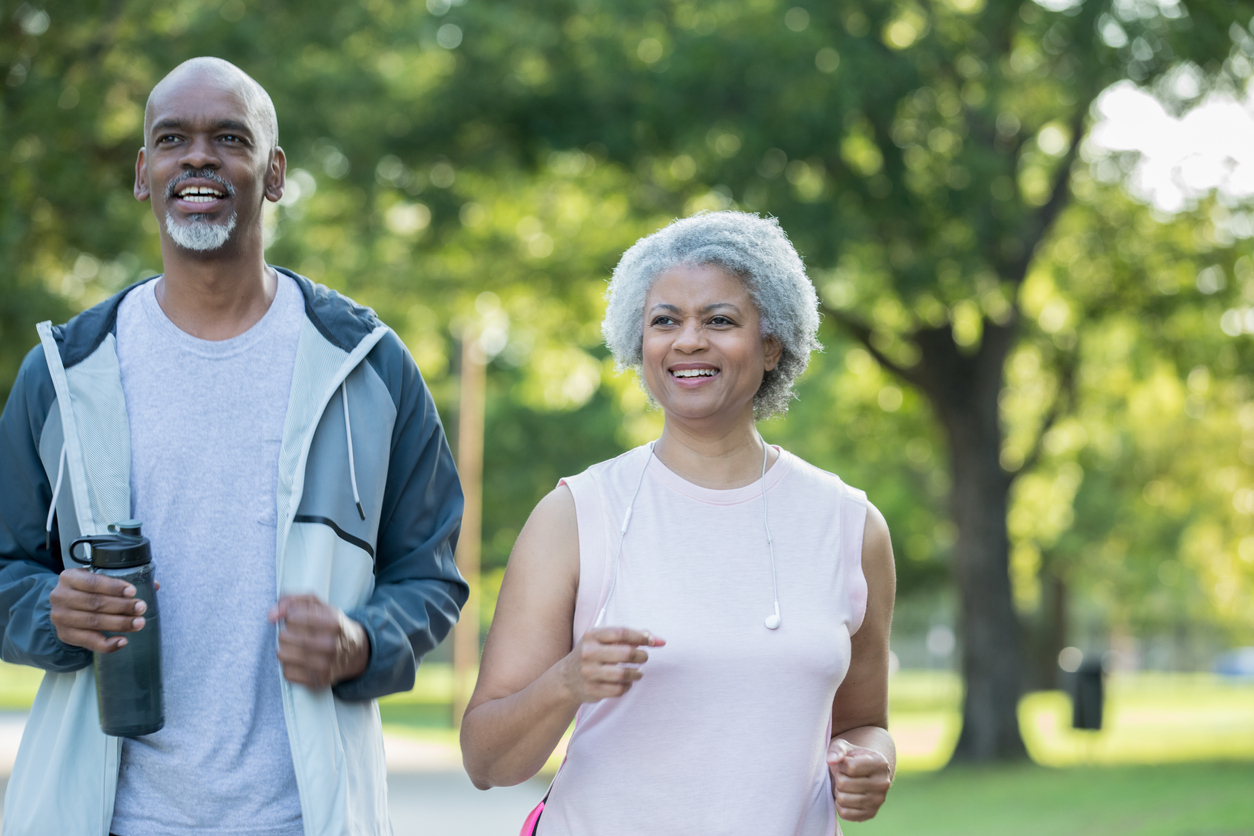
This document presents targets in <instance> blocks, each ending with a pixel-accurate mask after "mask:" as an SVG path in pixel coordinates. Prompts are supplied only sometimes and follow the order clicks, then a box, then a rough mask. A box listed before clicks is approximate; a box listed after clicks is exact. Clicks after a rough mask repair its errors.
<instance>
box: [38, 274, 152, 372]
mask: <svg viewBox="0 0 1254 836" xmlns="http://www.w3.org/2000/svg"><path fill="white" fill-rule="evenodd" d="M157 278H159V277H158V276H149V277H148V278H146V279H141V280H140V281H137V282H135V283H134V284H132V285H128V286H127V287H124V288H123V289H122V290H119V291H118V292H117V293H115V294H113V295H112V296H110V297H109V298H108V299H105V300H104V301H103V302H98V303H97V304H95V305H92V306H91V307H90V308H88V309H87V310H85V311H82V312H80V313H78V314H75V315H74V316H72V317H70V319H69V321H67V322H65V323H63V324H61V325H54V326H53V328H52V336H53V338H54V339H55V340H56V342H57V349H58V350H59V351H60V352H61V363H62V365H64V366H65V367H66V368H67V369H68V368H70V367H71V366H76V365H78V364H79V363H81V362H82V361H83V360H86V359H87V358H88V357H90V356H91V355H92V353H93V352H95V350H96V349H97V348H99V347H100V344H101V343H102V342H104V339H105V337H106V336H108V335H109V334H111V333H113V331H114V329H115V328H116V327H117V322H118V308H119V307H121V305H122V300H123V299H125V298H126V295H127V294H128V293H130V292H131V291H132V290H134V289H135V288H137V287H139V286H141V285H144V284H147V283H148V282H151V281H153V280H154V279H157Z"/></svg>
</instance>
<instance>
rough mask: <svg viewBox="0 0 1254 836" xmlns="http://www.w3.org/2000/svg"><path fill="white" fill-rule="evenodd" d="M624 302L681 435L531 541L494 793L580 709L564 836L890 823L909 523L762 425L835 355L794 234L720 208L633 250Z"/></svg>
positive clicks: (469, 765) (559, 497)
mask: <svg viewBox="0 0 1254 836" xmlns="http://www.w3.org/2000/svg"><path fill="white" fill-rule="evenodd" d="M608 299H609V303H608V309H607V311H606V316H605V322H604V324H603V330H604V333H605V337H606V341H607V343H608V345H609V347H610V350H611V351H612V352H613V353H614V356H615V358H616V359H617V360H618V362H619V364H620V366H623V367H630V368H635V369H637V370H638V371H639V372H640V374H641V375H642V377H643V381H644V384H645V386H646V387H647V389H648V391H649V394H650V396H651V397H652V398H653V400H654V401H655V402H656V403H657V404H658V405H659V406H660V407H661V409H662V410H663V412H664V413H665V419H666V421H665V428H664V430H663V432H662V436H661V438H659V439H658V440H657V441H656V442H654V443H652V444H650V445H646V446H644V447H640V448H637V449H635V450H632V451H630V452H628V453H625V454H623V455H622V456H619V457H618V458H616V459H612V460H610V461H608V462H602V463H601V464H598V465H595V466H593V467H591V468H589V469H588V470H587V471H585V472H584V473H582V474H580V475H579V476H575V477H572V478H568V479H564V480H563V481H562V482H561V484H559V485H558V487H557V488H556V489H555V490H554V491H553V492H552V493H550V494H549V495H548V496H546V497H545V498H544V499H543V500H542V501H541V502H540V504H539V505H537V506H536V509H535V511H534V512H533V513H532V515H531V517H530V519H529V520H528V521H527V524H526V526H525V527H524V528H523V531H522V533H521V534H520V535H519V537H518V541H517V543H516V544H515V546H514V551H513V554H512V555H511V556H510V562H509V567H508V569H507V571H506V573H505V579H504V582H503V584H502V586H501V593H500V598H499V599H498V601H497V608H496V617H495V619H494V620H493V623H492V629H491V630H490V632H489V633H488V639H487V645H486V647H485V648H484V654H483V662H482V666H481V668H480V674H479V681H478V684H477V685H476V687H475V692H474V694H473V696H472V698H471V700H470V704H469V706H468V708H467V711H466V714H465V718H464V720H463V722H462V732H461V740H462V752H463V758H464V761H465V764H466V770H467V771H468V772H469V773H470V777H471V780H473V781H474V783H475V785H476V786H477V787H480V788H481V789H487V788H488V787H491V786H499V785H511V784H517V783H520V782H522V781H525V780H527V779H528V778H530V777H531V776H533V775H535V774H536V772H537V771H539V769H540V768H541V766H543V764H544V763H545V760H546V759H547V758H548V756H549V755H550V754H551V753H552V751H553V749H554V748H555V747H556V746H557V744H558V742H559V741H560V739H561V737H562V734H563V733H564V732H565V731H566V730H567V728H568V727H569V725H570V723H571V720H572V719H575V718H576V715H577V722H576V727H575V731H574V734H573V735H572V737H571V740H570V743H569V746H568V748H567V757H566V762H565V764H564V765H563V767H562V769H561V770H560V771H559V773H558V775H557V777H556V778H555V780H554V783H553V786H552V787H551V789H550V793H549V796H548V797H547V800H546V805H545V807H544V809H543V814H542V816H541V818H540V820H539V825H538V830H537V832H538V833H540V834H542V836H557V835H558V834H562V835H563V836H564V835H565V834H597V836H602V835H603V834H619V833H621V834H642V833H648V834H693V833H702V834H709V833H728V834H735V833H744V834H793V833H797V834H833V833H835V832H837V831H838V827H837V824H836V815H837V814H839V816H840V817H842V818H845V819H847V820H850V821H861V820H865V819H869V818H871V817H872V816H874V815H875V813H876V811H877V810H878V809H879V806H880V804H882V803H883V800H884V795H885V793H886V792H887V790H888V787H889V784H890V783H891V781H892V775H893V771H894V766H895V750H894V747H893V741H892V738H891V737H890V736H889V734H888V732H887V731H886V725H887V716H888V697H887V680H888V631H889V623H890V621H891V618H892V606H893V592H894V584H895V576H894V571H893V559H892V548H891V545H890V542H889V536H888V527H887V525H886V524H885V522H884V519H883V517H882V516H881V515H880V514H879V512H878V511H876V510H875V508H874V507H873V506H871V505H870V504H869V503H868V502H867V501H866V497H865V494H863V493H862V492H861V491H857V490H855V489H853V488H850V487H848V486H846V485H844V483H842V482H841V481H840V479H838V478H837V477H835V476H833V475H831V474H829V473H825V472H823V471H821V470H819V469H818V468H815V467H812V466H811V465H808V464H806V463H805V462H803V461H801V460H800V459H797V458H796V457H795V456H792V455H790V454H789V453H787V452H785V451H783V450H781V449H779V448H778V447H772V446H768V445H766V444H765V443H764V442H763V441H762V438H761V436H759V435H758V433H757V430H756V428H755V424H754V420H755V417H756V418H766V417H769V416H771V415H775V414H778V413H781V412H783V411H784V410H785V409H786V407H787V404H788V400H789V399H790V398H791V397H792V384H793V381H794V379H795V378H796V377H797V375H798V374H800V373H801V372H802V371H803V370H804V369H805V367H806V363H807V362H808V359H809V354H810V352H811V351H812V350H814V349H816V348H818V347H819V346H818V341H817V339H816V337H815V333H816V331H817V330H818V312H817V307H818V300H817V297H816V295H815V292H814V287H813V285H812V284H811V283H810V281H809V279H808V278H807V277H806V275H805V271H804V268H803V267H802V264H801V260H800V258H799V257H798V256H797V253H796V251H795V250H794V249H793V247H792V245H791V244H790V243H789V242H788V239H787V237H786V236H785V235H784V233H783V231H782V230H781V229H780V228H779V224H778V223H777V222H776V221H775V220H774V219H761V218H758V217H757V216H756V215H749V214H743V213H739V212H718V213H712V214H703V215H697V216H695V217H691V218H687V219H685V220H681V221H676V222H675V223H672V224H671V225H670V226H668V227H666V228H664V229H662V230H661V231H660V232H657V233H655V234H654V235H650V236H648V237H647V238H644V239H642V240H640V241H639V242H637V243H636V244H635V245H634V246H633V247H632V248H631V249H629V250H628V251H627V253H626V254H625V255H624V256H623V258H622V260H621V261H620V262H619V265H618V267H617V268H616V269H615V271H614V276H613V279H612V280H611V282H610V287H609V291H608Z"/></svg>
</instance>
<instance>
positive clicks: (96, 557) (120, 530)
mask: <svg viewBox="0 0 1254 836" xmlns="http://www.w3.org/2000/svg"><path fill="white" fill-rule="evenodd" d="M141 528H142V524H141V523H140V521H139V520H122V521H121V522H116V523H113V524H112V525H110V526H109V531H110V532H113V533H111V534H105V535H100V536H96V537H80V538H79V539H77V540H75V541H74V542H73V543H71V544H70V557H72V558H73V559H74V560H75V561H76V562H78V563H83V564H89V565H90V566H91V567H92V568H94V569H129V568H131V567H132V566H144V565H146V564H148V563H152V544H151V542H150V541H149V540H148V538H147V537H145V536H143V534H142V533H141ZM80 543H86V544H88V545H90V546H91V558H90V559H89V560H84V559H83V558H81V557H79V556H78V554H77V552H76V551H75V547H77V546H78V545H79V544H80Z"/></svg>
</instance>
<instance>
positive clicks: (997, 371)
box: [912, 321, 1027, 762]
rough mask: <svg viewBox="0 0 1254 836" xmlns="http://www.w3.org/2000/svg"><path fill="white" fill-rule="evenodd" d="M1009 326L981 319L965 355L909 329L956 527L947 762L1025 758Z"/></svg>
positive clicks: (936, 336) (948, 342)
mask: <svg viewBox="0 0 1254 836" xmlns="http://www.w3.org/2000/svg"><path fill="white" fill-rule="evenodd" d="M1015 330H1016V329H1015V324H1014V322H1013V321H1012V322H1010V323H1009V324H1007V325H997V324H995V323H992V322H988V321H986V322H985V323H984V334H983V339H982V341H981V344H980V347H979V349H978V350H976V351H975V352H974V353H972V354H966V353H964V352H963V351H962V349H960V348H959V347H958V346H957V345H956V344H955V343H954V340H953V334H952V332H951V331H950V329H949V328H947V327H942V328H937V329H929V330H927V331H923V332H920V333H918V334H916V335H915V337H916V339H915V341H916V343H917V344H918V346H919V348H920V349H921V353H922V357H921V359H920V364H919V366H917V367H916V368H915V369H913V370H912V371H914V372H916V373H917V379H918V381H919V384H920V386H921V387H922V388H923V390H924V392H925V393H926V394H927V395H928V398H929V399H930V400H931V402H932V405H933V406H934V408H935V409H936V412H937V415H938V416H939V417H940V419H941V423H942V424H943V426H944V428H945V433H946V436H947V438H948V441H949V450H950V456H951V458H952V462H951V466H952V475H953V486H952V489H951V493H950V513H951V514H952V517H953V521H954V523H955V524H956V526H957V529H958V537H957V543H956V545H955V551H954V564H953V568H954V577H955V580H956V582H957V586H958V594H959V598H960V601H959V612H960V613H961V624H960V625H959V627H960V635H961V637H962V673H963V677H964V679H965V680H966V686H967V687H966V696H965V699H964V702H963V707H962V733H961V735H960V737H959V738H958V747H957V749H956V750H955V751H954V755H953V762H988V761H1007V760H1020V759H1023V758H1026V757H1027V750H1026V749H1025V748H1024V745H1023V738H1022V737H1021V736H1020V734H1019V719H1018V704H1019V696H1020V694H1021V688H1022V672H1023V651H1022V645H1021V641H1020V635H1019V622H1018V618H1017V616H1016V614H1015V610H1014V601H1013V598H1012V596H1011V590H1010V571H1009V552H1010V548H1009V545H1010V541H1009V536H1008V533H1007V530H1006V509H1007V504H1008V497H1009V491H1010V479H1009V478H1008V477H1007V475H1006V473H1005V472H1004V471H1003V470H1002V467H1001V460H1000V457H1001V442H1002V431H1001V423H1000V415H999V410H998V396H999V395H1000V394H1001V390H1002V382H1003V368H1004V364H1005V359H1006V356H1007V354H1008V353H1009V350H1010V347H1011V346H1012V345H1013V343H1014V337H1015Z"/></svg>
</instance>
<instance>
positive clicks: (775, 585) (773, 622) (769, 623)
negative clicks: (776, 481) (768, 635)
mask: <svg viewBox="0 0 1254 836" xmlns="http://www.w3.org/2000/svg"><path fill="white" fill-rule="evenodd" d="M758 441H760V442H761V443H762V526H763V527H764V528H765V529H766V547H767V548H768V549H770V552H771V592H773V593H774V595H775V612H774V613H773V614H772V615H768V616H767V617H766V621H765V622H763V623H765V624H766V629H768V630H778V629H779V625H780V624H781V623H782V621H781V619H780V617H779V582H778V581H777V580H776V579H775V543H774V542H773V541H772V540H771V522H770V515H769V514H767V509H766V456H767V454H768V453H769V452H770V448H769V447H767V446H766V440H765V439H763V438H762V436H761V435H759V436H758Z"/></svg>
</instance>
